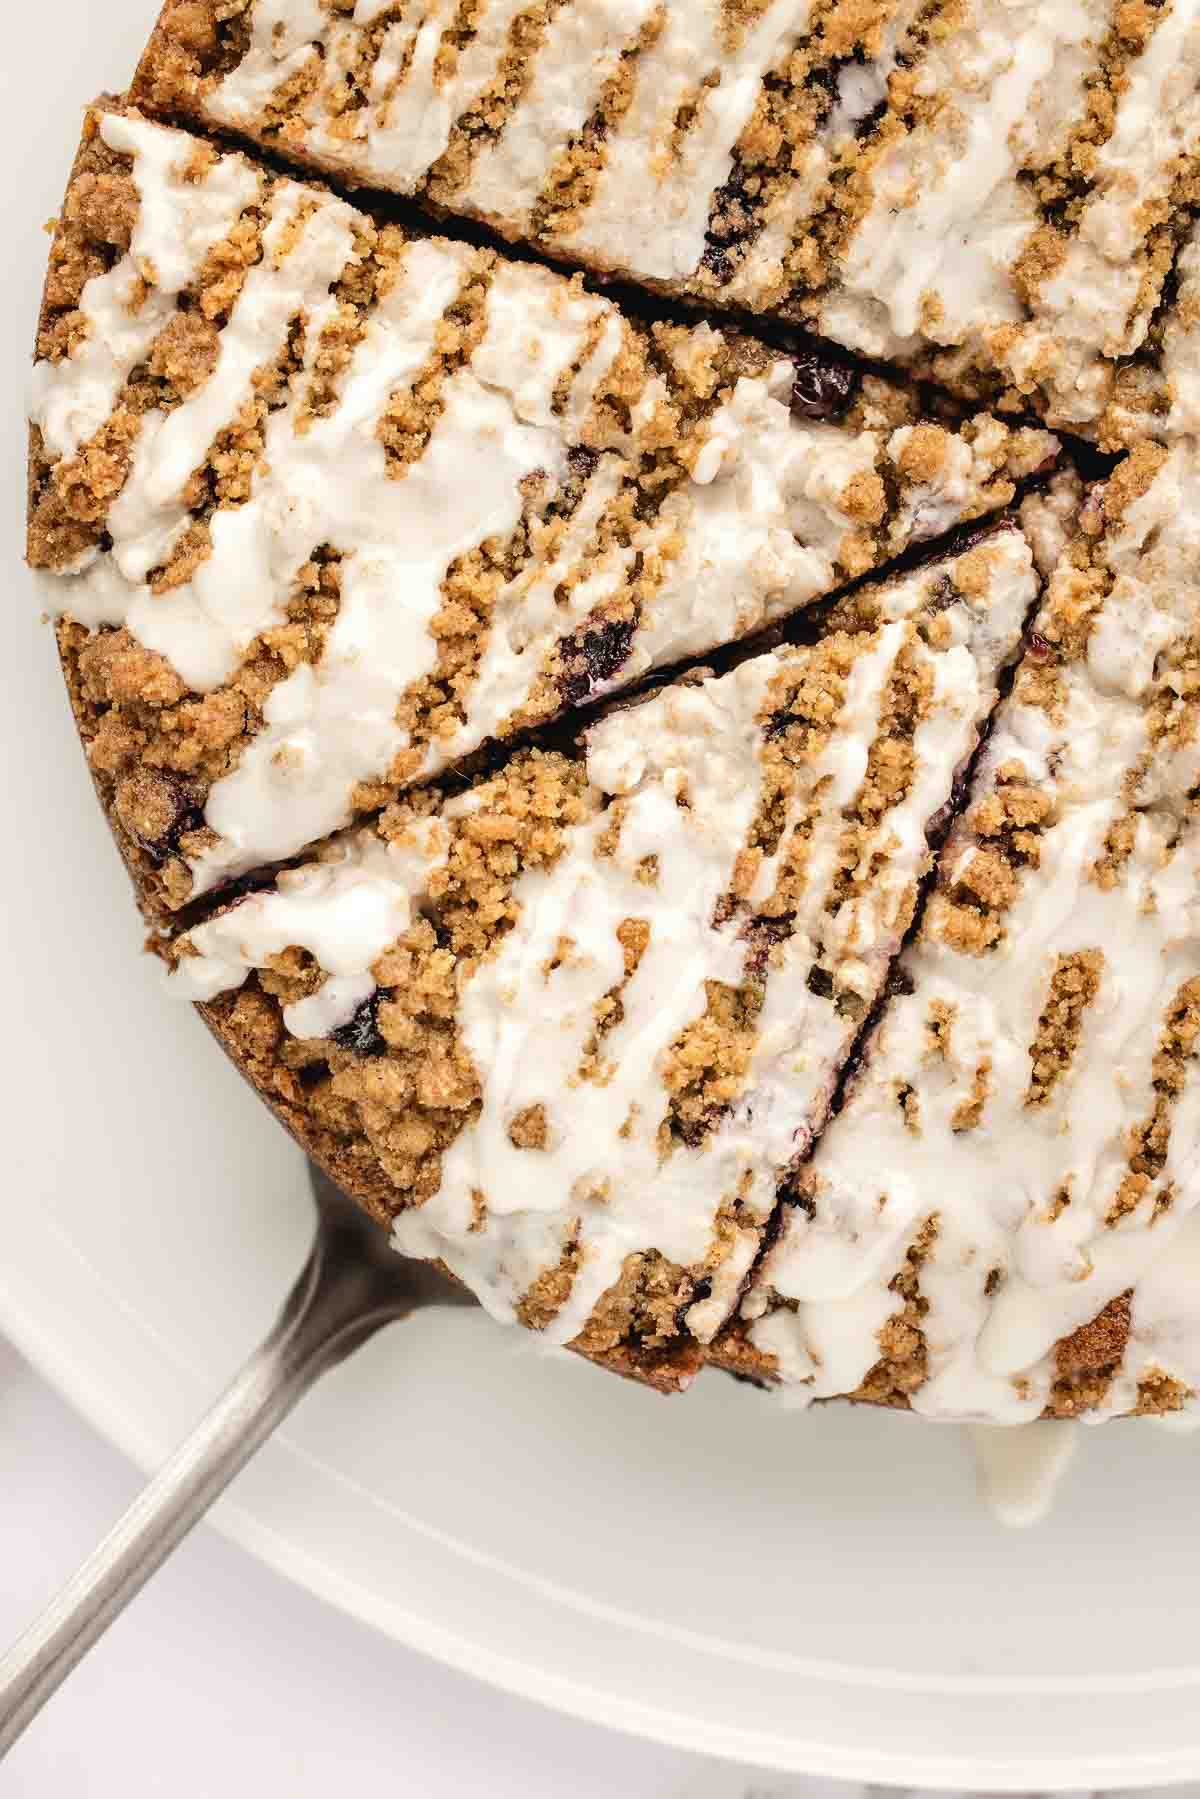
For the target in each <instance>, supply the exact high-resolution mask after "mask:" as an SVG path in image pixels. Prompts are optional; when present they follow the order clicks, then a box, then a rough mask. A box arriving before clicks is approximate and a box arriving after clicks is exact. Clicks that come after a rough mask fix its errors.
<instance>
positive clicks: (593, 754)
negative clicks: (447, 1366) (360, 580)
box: [166, 524, 1039, 1386]
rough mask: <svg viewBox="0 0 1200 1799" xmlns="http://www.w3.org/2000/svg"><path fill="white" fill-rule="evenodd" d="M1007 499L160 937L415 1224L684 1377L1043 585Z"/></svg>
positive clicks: (219, 1025) (420, 1240)
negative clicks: (790, 622)
mask: <svg viewBox="0 0 1200 1799" xmlns="http://www.w3.org/2000/svg"><path fill="white" fill-rule="evenodd" d="M1038 585H1039V583H1038V578H1037V575H1036V572H1035V570H1034V566H1033V557H1032V553H1031V550H1030V547H1029V544H1028V543H1027V541H1026V539H1025V537H1024V536H1023V535H1022V532H1021V531H1020V530H1019V529H1018V528H1017V527H1016V526H1015V525H1012V524H1010V525H1006V526H1002V527H1000V528H997V529H995V530H994V531H992V532H991V533H990V534H989V535H986V536H985V537H984V538H983V539H982V540H981V541H979V542H977V543H976V544H974V545H973V546H971V547H970V548H968V549H964V550H963V551H961V552H960V553H959V554H958V555H957V556H946V557H943V558H941V559H939V560H937V561H934V562H931V563H930V564H929V565H928V566H927V567H924V568H921V569H919V570H916V571H914V572H911V573H908V574H906V575H904V576H899V577H896V578H895V579H893V580H892V581H890V582H888V583H884V584H882V585H875V586H871V585H868V586H864V587H863V588H861V589H860V590H859V591H858V592H857V593H855V594H854V595H852V596H850V597H849V598H847V599H845V600H844V601H843V602H841V603H840V604H839V605H838V606H837V607H836V608H835V609H834V611H833V612H832V614H831V616H830V618H829V620H828V621H827V626H826V629H825V631H824V634H823V635H822V636H821V637H820V638H819V639H818V640H817V641H816V642H815V643H812V644H809V645H806V646H803V645H802V646H792V647H787V648H783V649H778V650H775V651H770V652H766V653H764V654H761V655H758V656H755V657H750V658H747V659H745V660H743V661H742V662H741V663H740V664H739V665H738V666H736V667H734V668H733V669H732V670H731V671H730V672H728V673H726V674H723V675H721V676H719V677H718V676H714V675H706V676H698V677H691V678H685V679H684V680H683V681H681V682H678V683H676V684H675V685H672V686H668V687H665V688H662V689H660V690H659V691H658V692H656V693H654V694H653V695H651V696H650V697H648V698H643V699H642V700H641V701H640V702H639V703H637V704H635V705H633V706H629V707H625V708H623V709H619V710H616V711H614V712H613V713H612V715H611V716H608V717H605V718H604V719H603V720H602V721H601V722H599V723H597V724H595V725H594V726H593V727H592V728H591V729H590V730H589V731H588V732H587V734H586V736H585V737H584V739H583V741H582V744H581V745H579V746H575V747H568V748H566V749H561V748H560V749H547V748H544V747H543V748H529V749H523V750H518V751H516V752H515V753H514V754H513V755H512V756H511V758H510V759H509V760H508V761H507V762H505V763H504V764H503V765H502V766H501V767H500V768H499V770H498V771H497V772H494V773H492V774H488V775H481V776H479V777H478V778H477V779H476V780H475V781H474V782H473V783H472V784H471V785H470V786H469V787H467V788H466V789H465V791H460V792H456V793H453V794H451V795H449V796H447V795H446V794H444V793H439V791H438V790H437V789H424V790H421V791H419V792H417V793H414V794H411V795H409V796H406V797H403V798H401V799H399V800H397V801H395V802H394V803H393V804H392V805H391V806H389V807H388V808H387V809H386V810H385V811H384V812H383V814H382V815H381V817H380V818H379V819H378V820H377V821H375V822H374V823H372V824H371V825H369V826H363V827H359V828H357V829H356V830H353V831H350V832H348V833H345V834H342V835H341V836H339V837H337V838H335V839H334V840H332V841H331V842H330V843H329V844H328V845H326V846H324V847H323V849H322V851H321V853H320V854H319V855H318V856H316V857H313V858H310V859H309V860H308V861H307V862H306V863H305V865H304V866H302V867H300V868H297V869H293V870H290V871H286V872H284V873H283V874H281V875H280V876H279V877H278V879H277V880H276V881H275V882H274V883H273V884H272V885H271V886H269V887H267V888H266V889H265V890H263V891H259V892H254V893H251V894H249V895H247V896H245V897H243V898H241V899H240V900H239V901H238V902H237V903H235V904H234V905H232V906H231V907H229V908H227V909H226V910H223V911H220V912H218V913H216V914H215V915H214V916H212V917H210V918H209V919H207V920H206V921H205V922H203V923H201V924H200V925H198V926H196V927H195V928H193V929H192V930H191V931H190V932H188V933H187V934H186V935H184V936H183V937H182V938H180V939H178V940H176V941H175V942H173V943H171V944H170V945H169V947H168V949H167V952H166V953H167V954H168V955H169V957H170V959H171V961H172V963H173V973H172V976H171V980H172V983H173V985H174V987H175V988H176V989H177V990H178V991H179V992H180V993H181V994H182V995H184V996H185V997H189V998H192V999H195V1000H197V1001H199V1002H202V1004H203V1006H204V1009H205V1014H206V1016H207V1018H208V1021H209V1023H210V1024H211V1025H212V1027H213V1029H214V1030H215V1032H216V1034H217V1036H218V1037H219V1038H220V1039H221V1041H222V1042H223V1043H224V1044H225V1046H226V1048H227V1049H228V1050H229V1051H230V1053H231V1054H232V1055H233V1057H234V1059H235V1060H236V1061H237V1062H238V1063H239V1064H240V1066H241V1067H242V1068H243V1070H244V1071H245V1072H246V1073H247V1074H248V1075H249V1076H250V1078H251V1079H252V1080H253V1081H254V1083H255V1084H256V1086H257V1087H258V1088H259V1090H260V1091H261V1092H262V1093H263V1094H264V1096H265V1097H266V1098H267V1099H268V1101H269V1102H270V1103H271V1104H272V1106H273V1107H274V1108H275V1110H276V1111H277V1113H278V1114H279V1116H280V1117H281V1118H282V1119H283V1121H284V1122H285V1123H286V1124H287V1125H288V1126H289V1127H290V1128H291V1129H292V1131H293V1132H294V1133H295V1135H296V1136H297V1137H298V1138H299V1140H300V1142H301V1143H302V1144H303V1145H304V1147H305V1148H306V1149H307V1150H308V1152H309V1153H310V1154H312V1155H314V1156H315V1157H316V1158H317V1159H318V1160H319V1161H321V1162H322V1163H323V1164H324V1165H325V1166H326V1167H327V1168H328V1169H329V1171H330V1173H331V1174H332V1175H333V1176H334V1178H335V1179H336V1180H337V1181H338V1182H339V1184H340V1185H342V1186H343V1187H344V1188H345V1189H347V1190H348V1191H349V1192H351V1193H353V1194H355V1195H357V1196H358V1197H359V1198H360V1199H361V1200H363V1202H364V1203H366V1204H367V1205H369V1206H370V1207H371V1208H372V1209H373V1210H374V1211H375V1212H376V1213H377V1214H379V1215H380V1216H381V1217H384V1218H387V1219H389V1220H393V1221H394V1224H393V1228H394V1232H395V1242H396V1246H397V1247H398V1248H399V1249H400V1250H402V1251H404V1252H405V1253H407V1254H410V1255H414V1256H421V1257H428V1258H436V1259H438V1260H440V1261H441V1262H443V1263H444V1264H445V1265H446V1266H447V1267H449V1268H450V1269H451V1270H452V1271H453V1272H454V1273H455V1274H456V1275H458V1276H460V1277H461V1278H462V1279H463V1280H464V1281H465V1282H466V1283H467V1284H468V1285H469V1286H470V1287H471V1288H472V1289H473V1290H474V1291H475V1292H476V1293H477V1294H478V1295H479V1296H480V1298H481V1299H482V1300H483V1302H484V1303H485V1305H487V1307H488V1308H489V1310H491V1311H492V1312H493V1313H494V1314H495V1315H496V1316H498V1317H500V1318H503V1319H507V1320H513V1319H515V1320H518V1321H520V1322H521V1323H523V1324H525V1325H527V1326H528V1327H530V1328H531V1329H534V1330H537V1331H539V1332H541V1333H542V1334H543V1335H544V1336H545V1337H546V1338H547V1339H548V1340H550V1341H552V1342H555V1343H569V1344H572V1345H573V1346H574V1347H576V1348H578V1349H580V1350H582V1351H584V1352H585V1353H587V1354H589V1355H592V1356H595V1357H597V1358H599V1359H601V1360H604V1361H605V1362H607V1363H609V1364H611V1365H613V1366H615V1367H618V1368H621V1369H622V1370H623V1371H625V1372H629V1373H637V1374H639V1375H642V1376H644V1377H645V1378H647V1379H650V1380H652V1381H654V1382H656V1383H658V1384H660V1385H664V1386H673V1385H678V1384H680V1383H681V1382H684V1381H686V1380H687V1379H688V1378H690V1376H691V1374H692V1373H694V1371H695V1369H696V1367H697V1365H698V1363H699V1359H700V1356H701V1351H702V1346H703V1345H705V1344H706V1343H708V1342H709V1341H710V1340H711V1339H712V1338H713V1336H714V1335H715V1334H716V1332H717V1331H718V1329H719V1328H720V1327H721V1326H722V1324H723V1323H724V1322H725V1321H726V1319H727V1318H728V1316H729V1315H730V1313H731V1312H732V1310H733V1309H734V1307H735V1306H736V1304H737V1301H738V1298H739V1295H740V1291H741V1288H742V1285H743V1283H744V1281H745V1279H746V1277H747V1275H748V1273H749V1270H750V1267H751V1264H752V1262H753V1260H754V1258H755V1255H756V1253H757V1251H758V1249H759V1246H760V1241H761V1236H762V1232H763V1230H764V1228H765V1226H766V1224H767V1223H768V1221H769V1219H770V1218H771V1216H772V1213H773V1210H774V1207H775V1203H776V1192H777V1188H778V1185H779V1183H780V1181H781V1180H782V1179H785V1178H786V1177H787V1176H788V1175H789V1174H790V1173H791V1172H792V1171H793V1170H794V1168H795V1166H796V1164H797V1163H798V1161H799V1160H800V1159H801V1158H802V1157H803V1155H804V1154H805V1152H806V1150H807V1149H808V1147H809V1145H810V1143H811V1142H812V1140H813V1137H814V1135H815V1134H816V1133H817V1132H818V1131H819V1130H820V1128H821V1126H822V1124H823V1122H824V1119H825V1116H826V1111H827V1108H828V1104H829V1100H830V1096H831V1093H832V1091H833V1088H834V1085H835V1082H836V1080H837V1077H838V1073H839V1070H840V1069H841V1067H842V1065H843V1063H844V1061H845V1059H846V1056H847V1054H848V1053H849V1051H850V1048H851V1046H852V1044H853V1043H854V1041H855V1038H856V1036H857V1034H858V1032H859V1029H860V1027H861V1025H862V1022H863V1020H864V1018H865V1017H866V1016H867V1015H868V1013H869V1012H870V1010H871V1008H872V1006H873V1005H874V1003H875V1001H876V999H877V997H878V995H879V992H880V990H881V988H882V985H883V983H884V980H885V978H886V976H887V971H888V967H889V964H890V962H891V960H892V958H893V957H894V955H895V953H896V950H897V948H898V946H899V944H900V941H901V939H902V937H903V935H904V933H905V931H906V929H907V928H908V925H909V923H910V921H911V919H912V916H913V912H914V908H915V905H916V901H917V893H918V885H919V882H920V880H921V877H922V875H923V874H924V872H925V870H926V868H927V866H928V863H929V849H928V844H927V833H928V832H929V831H930V830H932V829H935V828H936V827H937V825H938V824H939V822H941V821H942V820H943V818H944V814H945V810H946V808H947V806H948V804H949V803H950V802H951V799H952V795H953V792H954V785H955V778H956V774H957V773H958V771H959V770H960V769H961V767H962V765H963V762H964V758H966V757H967V756H968V755H969V754H970V752H971V750H972V748H973V746H974V744H975V742H976V738H977V734H978V731H979V728H980V725H981V723H982V721H983V720H984V719H985V718H986V716H987V714H988V712H989V710H990V708H991V707H992V705H993V703H994V698H995V693H996V683H997V679H998V677H999V674H1000V672H1001V670H1002V668H1003V666H1004V664H1005V663H1006V661H1008V660H1010V659H1011V657H1012V656H1013V655H1014V653H1015V650H1016V646H1017V643H1018V640H1019V636H1020V632H1021V629H1022V624H1023V621H1024V619H1025V618H1026V616H1027V614H1028V611H1029V609H1030V606H1031V602H1033V601H1034V600H1035V598H1036V595H1037V592H1038Z"/></svg>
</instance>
